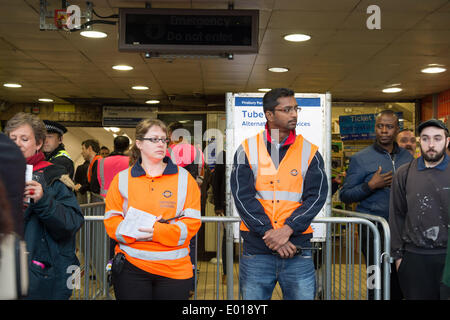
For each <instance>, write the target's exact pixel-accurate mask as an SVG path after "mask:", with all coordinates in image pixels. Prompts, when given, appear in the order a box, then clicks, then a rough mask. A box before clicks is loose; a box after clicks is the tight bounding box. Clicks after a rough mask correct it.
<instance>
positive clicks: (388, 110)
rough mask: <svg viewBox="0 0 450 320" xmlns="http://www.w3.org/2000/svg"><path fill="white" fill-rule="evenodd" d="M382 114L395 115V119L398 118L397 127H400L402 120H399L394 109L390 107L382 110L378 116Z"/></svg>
mask: <svg viewBox="0 0 450 320" xmlns="http://www.w3.org/2000/svg"><path fill="white" fill-rule="evenodd" d="M381 116H391V117H394V118H395V119H397V121H396V123H397V127H400V121H399V120H398V116H397V115H396V114H395V112H394V111H392V110H390V109H386V110H383V111H381V112H380V113H379V114H377V118H379V117H381Z"/></svg>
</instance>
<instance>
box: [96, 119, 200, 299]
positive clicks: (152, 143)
mask: <svg viewBox="0 0 450 320" xmlns="http://www.w3.org/2000/svg"><path fill="white" fill-rule="evenodd" d="M167 142H168V138H167V129H166V126H165V124H164V123H163V122H162V121H160V120H153V119H145V120H142V121H141V122H140V123H139V124H138V125H137V127H136V141H135V143H134V144H133V147H132V149H131V153H130V167H129V168H128V169H126V170H123V171H121V172H120V173H118V174H117V175H116V176H115V177H114V179H113V181H112V182H111V185H110V187H109V189H108V193H107V195H106V209H105V212H106V213H105V220H104V223H105V228H106V232H107V233H108V235H109V236H110V237H111V238H113V239H114V240H116V241H117V242H118V244H117V245H116V248H115V254H116V255H115V257H114V261H113V264H112V281H113V285H114V292H115V295H116V298H117V299H134V300H138V299H155V300H157V299H164V300H167V299H178V300H182V299H188V297H189V289H190V283H191V280H190V279H191V278H192V276H193V272H192V263H191V259H190V257H189V241H190V239H191V238H192V237H193V236H194V235H195V234H196V233H197V231H198V229H199V228H200V225H201V221H200V190H199V188H198V186H197V183H196V182H195V180H194V178H193V177H192V176H191V175H190V174H189V173H188V172H187V171H186V170H185V169H183V168H181V167H179V166H176V165H175V164H174V163H173V162H172V160H171V159H170V158H169V157H167V156H166V150H167ZM133 223H135V224H134V226H133Z"/></svg>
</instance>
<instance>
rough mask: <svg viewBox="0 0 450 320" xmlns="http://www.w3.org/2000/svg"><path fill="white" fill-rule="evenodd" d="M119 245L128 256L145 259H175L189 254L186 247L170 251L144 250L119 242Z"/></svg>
mask: <svg viewBox="0 0 450 320" xmlns="http://www.w3.org/2000/svg"><path fill="white" fill-rule="evenodd" d="M119 247H120V249H121V250H123V251H125V252H126V254H128V255H129V256H130V257H133V258H137V259H141V260H147V261H159V260H176V259H181V258H184V257H186V256H187V255H188V254H189V250H188V249H187V248H182V249H177V250H171V251H145V250H139V249H135V248H132V247H130V246H127V245H125V244H123V243H119Z"/></svg>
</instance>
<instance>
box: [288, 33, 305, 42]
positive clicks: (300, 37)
mask: <svg viewBox="0 0 450 320" xmlns="http://www.w3.org/2000/svg"><path fill="white" fill-rule="evenodd" d="M283 38H284V40H286V41H291V42H303V41H308V40H309V39H311V36H308V35H307V34H301V33H293V34H288V35H285V36H284V37H283Z"/></svg>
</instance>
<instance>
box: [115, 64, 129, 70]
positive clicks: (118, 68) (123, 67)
mask: <svg viewBox="0 0 450 320" xmlns="http://www.w3.org/2000/svg"><path fill="white" fill-rule="evenodd" d="M112 68H113V69H114V70H119V71H129V70H133V69H134V68H133V67H132V66H127V65H125V64H119V65H116V66H113V67H112Z"/></svg>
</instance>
